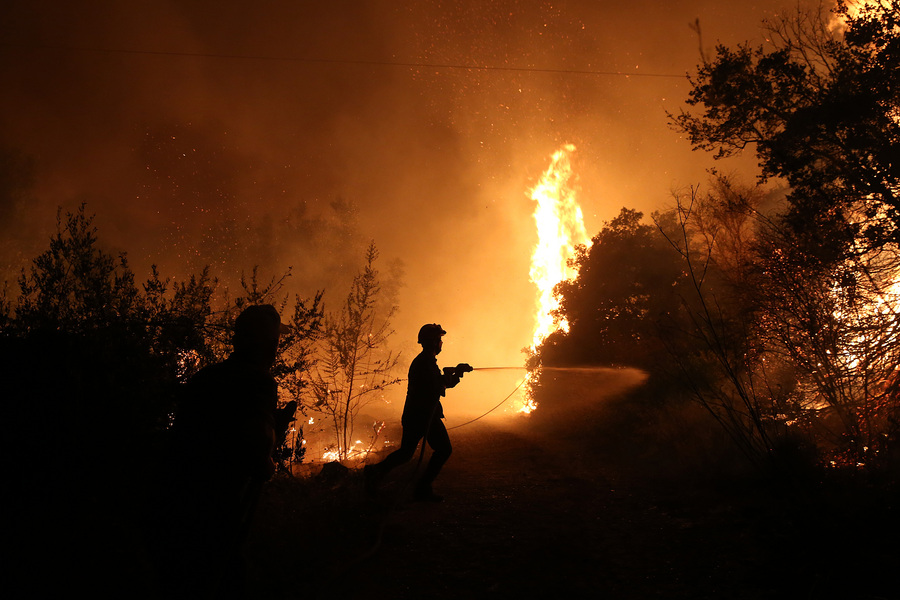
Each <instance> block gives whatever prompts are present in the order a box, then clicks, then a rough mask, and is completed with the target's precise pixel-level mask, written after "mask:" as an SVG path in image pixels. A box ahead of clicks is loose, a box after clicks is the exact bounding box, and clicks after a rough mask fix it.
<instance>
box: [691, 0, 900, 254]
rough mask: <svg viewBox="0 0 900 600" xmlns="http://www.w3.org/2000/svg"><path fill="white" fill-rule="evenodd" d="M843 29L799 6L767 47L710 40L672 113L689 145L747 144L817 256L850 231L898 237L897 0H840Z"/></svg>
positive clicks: (722, 148) (726, 152) (844, 240)
mask: <svg viewBox="0 0 900 600" xmlns="http://www.w3.org/2000/svg"><path fill="white" fill-rule="evenodd" d="M836 12H837V16H838V17H839V19H840V20H841V21H842V22H843V23H845V24H846V27H845V28H842V29H835V28H834V27H833V26H832V27H829V24H828V20H827V19H825V18H824V15H821V14H820V15H814V16H810V15H806V14H803V13H798V15H797V16H795V17H794V18H785V19H783V20H780V21H777V22H773V23H768V28H769V33H770V42H769V44H768V45H767V46H758V47H755V48H753V47H750V46H749V45H748V44H741V45H739V46H738V47H736V48H728V47H726V46H723V45H719V46H717V47H716V50H715V58H714V59H712V60H704V62H703V63H702V64H701V65H700V66H699V69H698V72H697V74H696V76H695V77H693V78H692V79H691V84H692V90H691V92H690V96H689V98H688V100H687V102H688V104H689V105H691V106H694V107H697V109H698V110H697V111H691V112H682V113H681V114H679V115H677V116H674V117H673V121H674V125H675V127H676V128H677V129H679V130H681V131H682V132H684V133H687V135H688V136H689V138H690V140H691V143H692V144H693V146H694V148H697V149H702V150H707V151H714V152H715V153H716V154H715V155H716V156H717V157H725V156H730V155H733V154H734V153H736V152H740V151H741V150H744V149H746V148H748V147H751V146H752V147H753V149H754V150H755V152H756V155H757V158H758V160H759V165H760V167H761V168H762V173H763V176H764V177H771V176H775V177H780V178H783V179H784V180H785V181H786V182H787V183H788V184H789V185H790V187H791V192H790V195H789V201H790V203H791V210H790V212H789V214H788V215H787V220H788V223H790V225H791V227H792V228H793V229H794V230H795V233H797V234H798V235H799V236H801V241H806V242H807V246H808V247H809V248H811V249H812V248H815V249H816V252H817V254H819V255H820V256H821V257H822V258H823V259H824V260H825V261H826V262H827V261H830V260H838V259H840V257H841V256H843V255H844V252H846V251H847V250H848V248H849V246H850V245H851V244H852V242H853V241H854V240H859V239H864V240H866V241H867V242H868V243H869V244H873V245H879V244H882V243H884V242H888V241H890V242H898V241H900V160H898V157H900V151H898V148H900V2H897V0H879V1H877V2H872V1H869V2H868V3H867V4H866V5H865V6H864V7H861V8H859V10H858V12H857V11H851V10H849V9H848V7H847V6H846V4H845V3H843V2H840V3H839V5H838V8H837V9H836Z"/></svg>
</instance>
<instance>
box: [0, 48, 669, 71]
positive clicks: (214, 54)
mask: <svg viewBox="0 0 900 600" xmlns="http://www.w3.org/2000/svg"><path fill="white" fill-rule="evenodd" d="M0 46H6V47H12V48H40V49H44V50H67V51H72V52H94V53H99V54H136V55H145V56H176V57H185V58H219V59H232V60H257V61H272V62H295V63H308V64H334V65H369V66H377V67H407V68H421V69H456V70H466V71H509V72H518V73H556V74H563V75H602V76H610V77H659V78H668V79H684V78H685V75H675V74H672V73H637V72H635V73H626V72H624V71H600V70H595V69H551V68H544V67H507V66H497V65H471V64H469V65H466V64H452V63H427V62H415V61H409V62H407V61H388V60H359V59H337V58H306V57H299V56H269V55H264V54H223V53H217V52H180V51H169V50H133V49H128V48H97V47H91V46H66V45H61V44H16V43H12V42H0Z"/></svg>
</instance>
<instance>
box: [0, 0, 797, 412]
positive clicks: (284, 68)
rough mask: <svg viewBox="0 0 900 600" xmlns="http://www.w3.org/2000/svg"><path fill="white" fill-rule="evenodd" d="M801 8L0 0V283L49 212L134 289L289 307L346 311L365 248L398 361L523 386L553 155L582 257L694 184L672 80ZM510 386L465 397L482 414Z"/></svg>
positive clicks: (680, 94) (694, 166)
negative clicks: (393, 292)
mask: <svg viewBox="0 0 900 600" xmlns="http://www.w3.org/2000/svg"><path fill="white" fill-rule="evenodd" d="M796 6H797V3H796V0H765V1H759V2H722V1H721V0H681V1H677V0H674V1H671V2H658V1H650V0H636V1H633V2H627V3H622V2H607V1H605V0H583V1H558V2H556V1H554V2H543V1H537V0H535V1H515V0H498V1H492V2H483V1H480V0H479V1H475V0H471V1H469V2H462V1H456V2H448V1H442V0H432V1H421V0H417V1H403V0H399V1H394V0H392V1H387V0H385V1H379V2H365V1H359V0H354V1H329V2H308V1H305V0H273V1H266V2H256V3H247V2H235V1H230V0H178V1H176V0H171V1H165V0H152V1H151V0H132V1H129V2H119V1H114V0H106V1H104V0H96V1H89V2H69V1H66V0H58V1H52V0H50V1H39V2H35V1H32V0H27V1H26V0H22V1H18V0H7V1H6V2H4V6H3V9H2V15H3V16H2V19H0V81H2V82H3V83H2V86H0V108H2V110H0V120H2V127H0V159H2V162H0V171H3V172H2V173H0V186H2V189H0V219H2V221H0V233H2V236H3V242H2V244H0V250H2V251H3V254H4V255H3V256H2V260H0V265H3V266H4V269H5V273H6V274H7V275H6V277H5V278H6V279H10V280H12V279H13V278H14V275H15V273H16V272H17V270H18V268H19V267H20V266H21V265H22V264H25V263H26V262H27V260H28V259H29V258H31V257H33V256H34V255H35V254H36V253H37V252H39V251H41V250H42V249H43V248H44V247H45V246H46V243H47V239H48V236H49V234H50V233H51V231H52V230H53V228H54V226H55V215H56V210H57V207H60V206H61V207H63V208H64V209H68V210H71V209H73V208H75V207H76V206H78V205H79V204H80V203H81V202H86V203H87V210H88V212H90V213H94V214H96V221H95V224H96V225H97V227H98V228H99V235H100V239H101V242H102V243H104V244H106V246H107V248H108V249H109V250H112V251H127V252H128V257H129V260H130V262H131V264H132V266H133V267H134V268H135V270H136V271H137V273H138V274H139V275H141V274H143V273H147V272H148V271H149V266H150V265H151V264H153V263H155V264H158V265H159V266H160V269H161V272H162V273H163V274H165V275H169V276H174V277H176V278H178V277H183V276H185V275H186V274H188V273H191V272H195V271H196V270H198V269H199V267H200V266H202V265H204V264H211V265H212V267H213V271H214V273H215V274H217V275H218V276H219V277H220V278H221V279H222V280H223V281H225V282H229V281H230V282H232V285H233V282H234V281H235V280H236V279H237V278H238V277H239V275H240V273H241V272H242V271H244V272H246V271H249V270H250V269H252V267H253V266H254V265H260V268H261V272H262V273H264V275H265V276H273V275H276V274H278V273H281V272H283V271H284V270H285V269H286V268H287V267H292V268H293V273H294V275H293V276H292V278H291V280H290V285H291V286H292V287H291V289H292V291H294V290H295V291H298V292H300V293H301V294H305V295H308V294H311V293H312V292H313V291H314V290H315V289H318V288H322V287H324V288H325V290H326V300H327V301H328V302H329V306H335V307H336V306H337V305H338V304H339V302H340V300H341V298H342V297H343V295H344V294H345V289H346V284H347V280H348V277H349V276H350V275H351V274H352V272H353V269H355V268H356V267H357V266H358V265H359V263H360V262H361V260H362V248H364V246H365V244H366V243H367V242H368V241H369V240H374V242H375V244H376V245H377V247H378V248H379V250H380V252H381V259H380V261H379V263H380V265H381V267H382V269H383V270H385V271H387V270H388V266H389V265H390V264H393V263H395V262H396V261H400V262H402V271H403V279H402V281H403V287H402V288H401V289H400V292H399V296H398V301H399V309H400V312H399V313H398V316H397V318H396V321H395V326H396V327H395V328H396V331H397V338H396V339H397V341H398V343H399V342H401V341H402V345H403V346H404V349H405V350H406V352H407V355H406V358H407V359H409V358H411V355H410V354H409V353H410V352H414V350H415V348H414V346H415V344H413V343H412V342H414V340H415V333H416V331H417V329H418V327H419V326H420V325H421V324H422V323H426V322H439V323H441V324H442V325H443V326H444V328H445V329H446V330H447V331H448V332H449V333H448V335H447V337H446V338H445V348H444V354H443V355H442V358H441V362H442V363H447V364H450V363H453V364H455V363H456V362H459V361H466V362H469V363H471V364H473V365H475V366H512V365H521V364H523V361H524V358H523V355H522V352H521V350H522V348H524V347H525V346H527V345H528V344H529V343H530V339H531V333H532V327H533V311H534V303H535V291H534V289H533V287H532V285H531V283H530V282H529V280H528V272H529V262H530V256H531V250H532V246H533V245H534V243H535V241H536V233H535V229H534V224H533V221H532V217H531V214H532V211H533V209H534V207H533V206H532V203H531V201H530V199H529V195H528V192H529V189H530V188H531V187H532V186H533V185H534V184H535V182H536V181H537V179H538V178H539V177H540V175H541V173H542V172H543V170H544V169H546V167H547V164H548V161H549V157H550V155H551V154H552V153H553V152H554V151H555V150H556V149H558V148H559V147H560V146H561V145H562V144H564V143H571V144H574V145H575V146H576V147H577V151H576V153H575V155H574V168H575V172H576V174H577V176H578V181H579V187H580V190H579V200H580V203H581V205H582V207H583V209H584V214H585V221H586V225H587V230H588V233H589V234H590V235H595V234H596V233H597V232H598V231H599V229H600V227H601V226H602V223H603V222H604V221H606V220H609V219H611V218H612V217H614V216H615V215H616V214H617V213H618V211H619V209H620V208H621V207H623V206H628V207H631V208H637V209H639V210H642V211H644V212H645V214H646V213H649V212H651V211H652V210H655V209H657V208H660V207H662V206H664V205H665V204H667V203H668V202H669V199H670V194H671V192H672V190H673V189H676V188H684V187H686V186H689V185H691V184H697V183H702V182H703V181H705V179H706V175H705V170H706V169H707V168H709V167H710V166H712V162H711V159H710V158H709V157H708V156H705V155H703V154H701V153H696V152H691V149H690V146H689V144H688V143H687V142H686V141H685V140H684V139H682V138H681V137H680V136H679V135H678V134H677V133H676V132H674V131H672V130H671V129H670V128H669V127H668V126H667V121H668V120H667V116H666V111H667V110H668V111H671V112H677V111H678V110H679V109H680V108H681V107H682V106H683V101H684V100H685V98H686V97H687V93H688V89H689V86H688V82H687V80H686V79H685V75H686V74H688V73H690V72H693V70H694V69H695V66H696V64H697V63H698V62H699V60H700V48H701V46H702V47H703V48H704V49H705V50H706V51H711V50H712V48H713V46H714V44H715V43H717V42H722V43H725V44H735V43H738V42H740V41H744V40H749V41H751V42H753V43H761V42H762V39H763V35H764V34H763V31H762V30H761V28H760V24H761V22H762V20H763V19H766V18H770V19H771V18H773V17H776V16H777V15H778V14H779V13H781V12H784V11H786V12H792V11H794V10H796ZM697 19H699V22H700V25H701V28H702V38H700V39H698V36H697V33H696V32H695V31H694V30H692V28H691V27H690V26H689V25H690V24H691V23H694V22H695V20H697ZM462 67H478V68H462ZM24 165H31V167H30V168H26V166H24ZM752 175H753V174H752V173H748V177H752ZM10 273H12V274H13V275H12V277H10V276H9V274H10ZM475 375H479V374H478V373H476V374H473V375H472V376H470V378H471V379H476V380H477V378H476V377H475ZM479 377H481V375H479ZM491 377H494V376H491ZM505 377H509V378H511V379H509V380H504V381H500V382H499V383H497V381H498V380H497V379H496V377H495V378H494V380H493V381H494V382H495V383H496V388H497V389H496V390H494V389H493V388H491V389H488V388H479V385H480V384H476V382H475V381H473V382H472V385H471V386H470V387H469V389H468V391H466V392H462V391H461V392H460V395H461V396H465V397H466V398H468V400H466V402H471V403H472V406H473V407H476V406H481V405H482V404H490V403H491V402H490V401H489V400H488V399H485V398H486V397H488V396H489V397H490V400H493V399H494V397H496V396H497V394H498V393H499V390H500V389H501V388H502V389H504V390H506V388H508V387H509V384H510V382H511V381H514V379H515V377H516V376H515V375H505ZM488 379H490V377H489V376H488V375H487V374H485V375H484V376H483V378H482V381H488ZM468 380H469V378H467V381H468ZM485 385H488V384H485ZM491 385H493V384H491ZM473 410H475V408H473Z"/></svg>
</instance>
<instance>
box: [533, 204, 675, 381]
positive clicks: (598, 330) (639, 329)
mask: <svg viewBox="0 0 900 600" xmlns="http://www.w3.org/2000/svg"><path fill="white" fill-rule="evenodd" d="M642 217H643V215H642V213H640V212H638V211H635V210H632V209H627V208H623V209H622V210H621V212H620V213H619V215H618V216H616V217H615V218H614V219H612V220H611V221H609V222H607V223H606V224H605V225H604V227H603V229H601V231H600V233H599V234H597V235H596V236H595V237H594V238H593V240H592V245H591V247H590V248H585V247H581V248H579V250H578V253H577V255H576V257H575V259H574V263H575V266H577V268H578V276H577V277H576V278H575V279H572V280H568V281H564V282H562V283H560V284H558V286H557V288H556V290H555V292H556V294H557V295H558V297H559V301H560V307H559V309H558V315H557V316H559V317H563V318H565V319H566V320H567V321H568V323H569V330H568V332H563V331H557V332H555V333H553V334H551V335H550V336H548V337H547V339H546V340H544V343H543V344H541V346H540V348H539V349H538V359H539V360H540V363H541V364H544V365H547V366H550V365H553V366H559V365H569V366H571V365H598V364H623V365H632V366H644V367H653V366H657V365H658V361H659V359H660V356H661V354H663V353H664V348H663V347H662V346H661V344H660V341H659V336H658V327H659V322H660V320H665V319H670V318H673V315H674V314H675V313H677V312H679V311H680V300H679V295H678V286H679V285H680V282H682V280H683V272H682V267H681V265H680V263H679V260H678V256H677V254H675V253H674V252H672V248H671V247H670V246H669V244H668V242H666V239H665V238H664V237H663V236H662V235H660V232H659V230H658V229H657V228H656V227H654V226H653V225H650V224H646V223H642V221H641V219H642Z"/></svg>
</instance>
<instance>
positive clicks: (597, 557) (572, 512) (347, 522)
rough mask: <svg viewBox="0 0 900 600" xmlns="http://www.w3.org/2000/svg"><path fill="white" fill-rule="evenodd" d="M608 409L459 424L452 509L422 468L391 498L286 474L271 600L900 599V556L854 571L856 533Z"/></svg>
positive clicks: (274, 496) (266, 571) (260, 533)
mask: <svg viewBox="0 0 900 600" xmlns="http://www.w3.org/2000/svg"><path fill="white" fill-rule="evenodd" d="M619 376H620V375H618V374H616V373H614V372H610V373H609V374H607V377H608V378H609V379H607V380H606V382H607V383H609V384H610V385H608V386H605V388H606V389H607V390H612V391H611V392H610V393H608V394H604V395H603V396H604V399H605V401H609V402H610V403H613V402H620V401H627V398H625V399H624V400H623V396H624V395H625V394H626V392H627V388H630V387H631V386H630V385H626V386H616V385H613V383H614V382H615V378H616V377H619ZM629 381H631V380H629ZM604 406H606V405H604V404H603V403H600V404H598V405H596V404H595V405H594V406H593V408H590V409H585V410H580V411H577V415H574V417H575V418H574V419H573V418H562V419H560V418H545V419H534V420H530V421H529V420H528V419H525V420H487V419H485V420H482V421H478V422H476V423H472V424H469V425H466V426H464V427H460V428H458V429H455V430H453V431H451V437H452V440H453V443H454V453H453V456H452V458H451V460H450V461H449V462H448V463H447V465H446V467H445V469H444V471H443V472H442V473H441V476H440V478H439V480H438V482H437V484H436V491H438V492H439V493H441V494H442V495H444V496H445V501H444V502H442V503H440V504H432V503H417V502H413V501H412V500H411V498H410V486H409V483H410V482H411V481H412V479H413V478H414V475H415V467H416V465H414V464H410V465H409V466H408V467H407V468H406V469H398V470H397V471H395V472H394V473H392V475H391V477H390V479H389V481H387V482H386V483H385V485H384V486H383V488H382V489H381V490H380V491H379V493H378V495H377V497H376V498H375V499H370V498H367V497H366V496H365V494H364V491H363V486H362V479H361V474H360V473H359V472H358V471H355V472H354V471H351V472H350V473H348V474H347V475H346V477H339V478H337V479H335V480H331V481H328V480H326V479H323V478H316V477H313V478H312V479H311V480H307V482H306V484H305V485H303V486H301V487H302V492H299V494H300V495H301V498H300V499H299V500H298V499H297V494H298V492H297V489H299V488H298V487H296V483H297V482H291V481H289V480H279V481H275V482H273V483H272V485H271V486H270V487H269V488H268V490H267V493H266V495H265V496H264V498H263V502H262V505H261V507H260V512H259V514H258V519H257V523H256V528H255V529H254V532H253V536H252V538H251V541H250V545H249V548H248V560H249V561H250V565H251V580H252V584H253V586H255V589H256V590H257V593H258V594H259V597H272V598H275V597H283V598H348V599H355V598H360V599H385V600H388V599H390V600H400V599H405V598H409V599H435V600H440V599H451V598H454V599H456V598H534V597H544V598H578V597H583V596H585V595H588V594H589V595H590V597H599V598H611V599H639V598H640V599H644V598H692V599H696V598H710V599H712V598H717V599H718V598H726V599H732V600H741V599H748V600H749V599H770V598H772V599H774V598H842V599H848V598H860V599H864V598H867V599H874V598H890V597H900V596H892V595H891V594H895V593H896V591H897V589H898V588H897V587H895V586H894V585H893V584H892V583H886V580H885V577H886V575H885V573H889V572H891V571H892V569H893V567H892V566H890V565H891V564H893V563H894V562H895V561H896V551H894V553H893V554H887V555H885V554H883V553H876V554H875V555H873V556H869V557H868V558H867V560H865V561H864V562H865V564H866V565H868V567H867V568H868V569H874V571H875V575H874V576H872V574H871V573H866V574H864V575H862V574H859V575H852V574H850V575H846V573H845V574H841V573H840V572H839V571H838V568H840V569H844V570H846V569H850V570H851V571H852V570H854V569H858V568H862V567H860V566H858V561H856V560H855V559H854V560H846V559H841V560H837V561H833V560H832V558H833V556H834V554H835V553H836V552H841V550H840V545H841V544H843V543H844V540H845V536H843V535H836V536H833V535H831V534H830V533H828V531H829V528H828V526H825V527H824V528H823V529H822V532H824V533H823V534H822V535H821V538H819V537H817V534H812V535H811V534H810V533H809V531H808V527H809V525H808V524H809V522H811V521H812V522H815V521H816V518H814V517H810V520H807V519H799V521H798V520H797V519H795V518H794V516H793V515H792V514H791V512H792V509H791V508H790V506H791V505H793V503H794V501H793V500H791V499H790V498H779V496H778V494H771V493H769V492H768V491H767V490H761V489H759V486H757V485H756V483H755V480H753V479H752V477H751V478H750V479H749V481H748V480H747V479H744V478H738V479H734V478H731V479H727V480H718V483H710V482H712V481H716V479H715V478H709V477H702V476H698V477H695V478H686V476H685V475H684V474H683V473H679V474H678V477H676V478H674V479H673V478H672V477H668V476H666V475H665V474H664V473H662V474H661V471H660V469H662V470H663V471H665V470H666V469H668V466H667V465H668V463H667V461H668V460H670V458H669V457H665V456H661V455H659V454H655V455H654V453H652V452H650V453H647V454H644V455H643V459H642V460H644V461H645V464H643V465H639V464H638V463H639V462H640V461H636V460H633V459H632V457H629V456H622V452H632V451H633V450H634V448H635V447H637V445H636V444H633V445H631V446H629V445H627V444H620V443H619V442H618V441H617V440H616V436H615V435H611V434H610V433H611V432H610V420H611V419H612V420H615V418H614V417H613V415H612V414H611V413H610V412H609V411H608V409H607V408H604ZM619 424H620V425H621V426H622V427H625V426H626V424H625V423H624V422H621V420H619ZM654 456H656V463H657V464H656V465H648V464H646V461H647V460H651V461H652V460H653V458H652V457H654ZM648 457H650V458H648ZM426 459H427V455H426ZM673 468H674V467H673ZM310 482H313V484H312V485H311V484H310ZM292 490H294V491H292ZM292 498H294V500H292ZM292 502H296V503H295V504H292ZM782 502H784V505H782ZM813 512H815V511H813ZM286 515H289V516H286ZM855 541H857V542H859V541H860V540H859V539H856V540H855ZM820 543H829V544H834V545H837V546H838V547H829V548H823V547H821V546H820ZM858 552H862V553H865V552H866V551H865V550H863V549H861V550H859V551H858ZM879 561H882V562H884V563H885V564H884V567H883V568H882V567H881V566H879V564H878V563H879ZM879 569H880V570H881V572H879ZM861 580H865V581H866V583H865V584H864V585H861V584H860V581H861ZM848 590H849V591H848Z"/></svg>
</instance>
